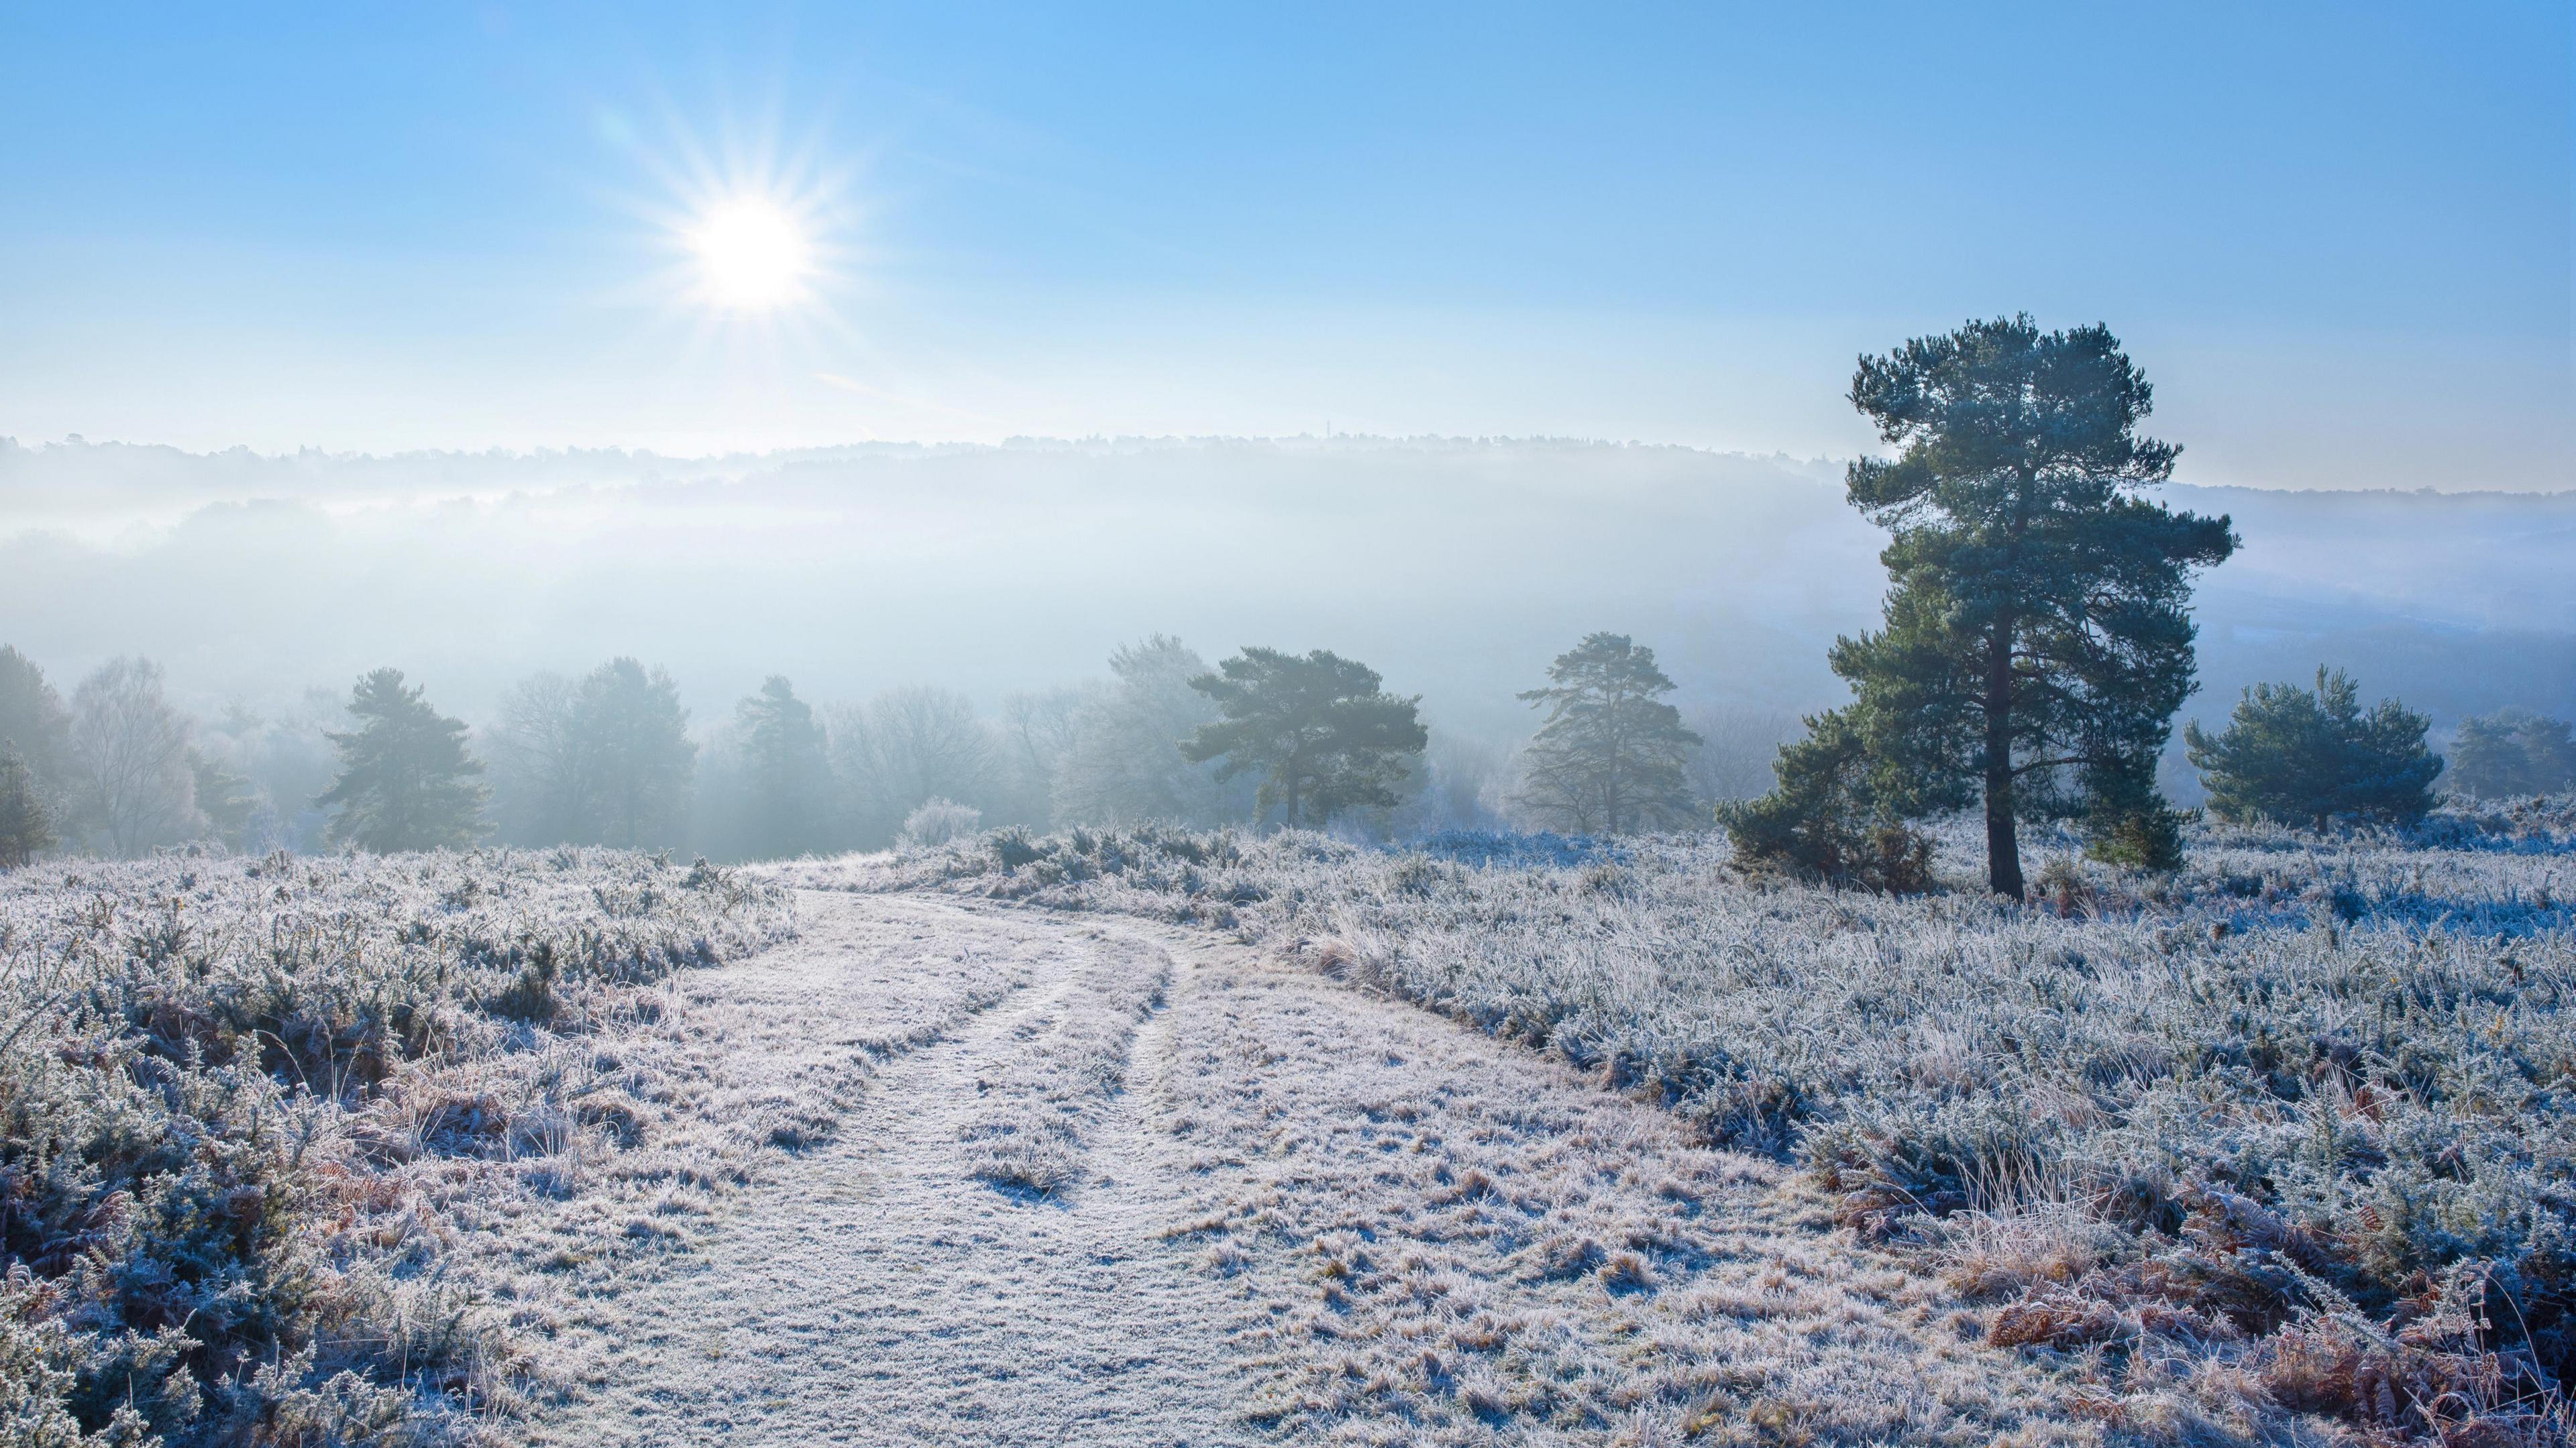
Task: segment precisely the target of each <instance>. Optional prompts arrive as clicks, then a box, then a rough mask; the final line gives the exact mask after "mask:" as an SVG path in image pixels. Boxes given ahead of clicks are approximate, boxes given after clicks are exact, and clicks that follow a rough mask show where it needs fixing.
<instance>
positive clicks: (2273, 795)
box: [2183, 668, 2442, 829]
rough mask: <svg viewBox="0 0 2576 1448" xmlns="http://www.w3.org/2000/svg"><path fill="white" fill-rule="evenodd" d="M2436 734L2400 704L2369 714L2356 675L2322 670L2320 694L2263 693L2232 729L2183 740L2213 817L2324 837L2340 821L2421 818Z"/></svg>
mask: <svg viewBox="0 0 2576 1448" xmlns="http://www.w3.org/2000/svg"><path fill="white" fill-rule="evenodd" d="M2431 727H2432V721H2431V720H2429V719H2427V718H2425V717H2424V716H2423V715H2421V714H2418V713H2416V712H2415V711H2413V710H2411V709H2409V708H2407V707H2406V706H2405V705H2403V704H2401V703H2399V702H2397V701H2396V700H2394V699H2385V700H2382V701H2380V703H2379V704H2378V706H2377V707H2375V708H2372V709H2369V710H2364V709H2363V708H2362V707H2361V690H2360V687H2359V686H2358V685H2356V684H2355V683H2354V682H2353V681H2352V678H2351V676H2350V675H2348V674H2346V673H2344V672H2343V671H2342V670H2341V669H2337V670H2335V671H2333V672H2332V673H2328V672H2327V671H2326V670H2325V669H2323V668H2320V669H2318V670H2317V686H2316V688H2315V689H2314V690H2308V689H2302V688H2300V687H2298V686H2297V685H2295V684H2257V685H2255V686H2254V687H2252V688H2250V689H2248V690H2246V691H2245V695H2244V697H2243V698H2241V699H2239V700H2238V701H2237V704H2236V709H2235V712H2234V713H2233V714H2231V715H2230V716H2229V717H2228V722H2227V728H2226V729H2225V730H2223V731H2221V732H2220V733H2218V734H2216V735H2211V734H2208V733H2205V732H2203V731H2202V729H2201V727H2200V726H2199V725H2198V724H2194V725H2191V726H2190V727H2189V728H2187V729H2185V730H2184V731H2183V738H2184V742H2185V744H2186V746H2187V748H2188V749H2189V752H2190V758H2191V763H2192V767H2193V768H2195V769H2198V770H2199V771H2201V782H2202V783H2203V784H2206V785H2207V786H2208V787H2209V812H2210V813H2211V814H2214V815H2216V816H2218V817H2219V818H2220V819H2225V820H2256V819H2267V820H2275V821H2279V822H2281V823H2284V824H2304V825H2312V826H2314V827H2315V828H2317V829H2324V828H2325V827H2326V826H2327V825H2329V824H2331V823H2332V822H2334V821H2335V820H2337V819H2352V820H2364V821H2369V822H2373V823H2380V824H2412V823H2414V822H2415V821H2417V820H2420V819H2422V818H2423V817H2424V815H2425V813H2426V811H2428V810H2430V809H2432V807H2433V780H2434V778H2435V777H2436V776H2438V775H2440V774H2441V772H2442V759H2441V756H2440V755H2437V754H2435V753H2433V751H2432V750H2430V749H2428V748H2426V747H2425V744H2424V735H2425V732H2426V731H2427V730H2428V729H2429V728H2431Z"/></svg>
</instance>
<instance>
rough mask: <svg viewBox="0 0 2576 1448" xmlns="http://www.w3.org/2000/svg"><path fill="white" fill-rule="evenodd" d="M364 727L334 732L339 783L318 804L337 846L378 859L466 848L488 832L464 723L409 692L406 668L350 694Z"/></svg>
mask: <svg viewBox="0 0 2576 1448" xmlns="http://www.w3.org/2000/svg"><path fill="white" fill-rule="evenodd" d="M349 713H350V714H351V715H353V716H355V718H356V719H357V721H358V727H357V728H355V729H352V730H347V731H338V730H334V731H332V732H331V733H330V735H329V738H330V740H331V743H332V744H333V745H334V746H335V747H337V748H338V750H339V751H340V777H339V779H338V780H336V781H334V782H333V784H332V785H331V787H330V788H329V789H327V790H325V791H323V792H322V794H321V795H320V796H319V797H317V798H316V799H315V800H314V803H315V804H317V805H319V806H321V807H323V808H326V809H329V808H337V809H338V810H339V813H338V814H337V815H335V816H333V817H332V820H331V832H330V838H331V841H332V843H334V844H352V845H356V846H357V847H358V848H359V849H362V850H366V851H369V852H371V853H375V854H393V853H396V852H398V851H403V850H444V849H462V848H464V847H465V846H467V845H471V844H473V843H474V841H475V840H476V839H477V838H479V837H480V836H481V834H482V832H483V820H482V813H483V798H484V792H485V791H484V787H483V784H482V782H481V780H480V779H479V778H478V776H480V775H481V774H482V773H483V764H482V762H481V761H480V760H477V759H475V758H474V757H473V756H472V755H470V754H468V753H466V751H465V722H464V721H463V720H461V719H451V718H449V717H448V716H446V715H444V714H441V713H439V712H438V711H437V710H436V709H434V708H431V707H430V704H429V701H428V699H427V698H426V697H424V690H423V689H422V687H421V686H419V685H417V684H415V685H411V686H409V687H405V686H404V684H403V674H402V670H400V669H377V670H376V671H374V672H373V673H370V674H367V675H366V676H364V677H362V678H360V679H359V680H358V682H357V685H356V686H355V687H354V688H352V689H351V690H350V692H349Z"/></svg>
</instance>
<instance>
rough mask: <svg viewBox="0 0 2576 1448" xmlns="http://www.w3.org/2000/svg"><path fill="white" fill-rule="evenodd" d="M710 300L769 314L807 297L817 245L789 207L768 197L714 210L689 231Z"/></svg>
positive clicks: (730, 201)
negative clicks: (815, 246)
mask: <svg viewBox="0 0 2576 1448" xmlns="http://www.w3.org/2000/svg"><path fill="white" fill-rule="evenodd" d="M688 242H689V249H690V250H691V251H693V252H695V253H697V257H698V266H699V270H700V272H701V278H700V280H701V284H702V286H703V289H704V293H705V296H706V298H707V300H708V301H710V302H713V303H715V304H716V305H717V306H720V307H724V308H728V309H731V310H734V311H744V312H766V311H771V310H774V309H776V308H778V307H782V306H785V305H787V304H788V303H791V302H794V301H797V300H799V299H800V298H802V297H803V296H804V295H805V293H806V290H807V286H808V283H809V282H810V281H811V279H812V278H813V275H814V271H815V264H814V246H813V242H812V241H811V240H810V239H809V238H808V237H807V236H806V233H805V228H804V226H803V225H801V224H800V223H799V222H798V221H797V219H796V217H795V215H794V214H793V213H791V212H790V211H789V210H788V209H787V208H786V207H784V206H781V205H779V204H778V203H777V202H775V201H772V200H770V199H768V198H767V197H763V196H734V197H728V198H725V199H723V200H720V201H716V202H713V203H711V204H710V205H708V206H707V207H706V208H705V210H704V211H703V212H702V213H700V215H699V216H698V218H697V222H696V224H695V225H694V226H692V227H691V228H690V229H689V233H688Z"/></svg>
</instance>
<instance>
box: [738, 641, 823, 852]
mask: <svg viewBox="0 0 2576 1448" xmlns="http://www.w3.org/2000/svg"><path fill="white" fill-rule="evenodd" d="M733 716H734V725H735V727H736V729H738V730H739V731H740V736H741V744H742V761H743V769H744V772H745V773H746V774H748V775H749V776H750V778H749V779H748V781H747V783H748V785H749V790H748V794H749V798H748V799H747V800H746V801H745V804H746V805H747V807H748V814H749V817H748V818H747V819H746V820H745V822H744V823H745V825H746V829H745V836H746V840H745V843H746V848H747V850H748V853H750V854H751V855H752V856H753V857H754V858H779V857H784V856H789V855H802V854H806V853H808V852H810V851H814V850H819V849H822V848H824V847H825V845H826V843H827V840H828V829H827V826H828V824H829V818H830V812H831V798H832V793H833V791H832V769H831V764H830V762H829V760H828V758H827V756H826V755H825V753H824V735H823V726H822V725H820V724H817V723H815V722H814V708H813V706H812V705H810V704H808V703H806V702H805V701H804V700H802V699H799V698H797V697H796V686H795V685H793V684H791V683H789V682H788V681H787V680H786V678H785V677H784V676H782V675H778V674H772V675H770V676H769V678H768V679H766V680H764V681H763V682H762V683H761V686H760V692H759V693H757V694H754V695H752V696H750V697H749V698H746V699H744V700H742V701H741V702H740V703H738V704H736V705H734V711H733Z"/></svg>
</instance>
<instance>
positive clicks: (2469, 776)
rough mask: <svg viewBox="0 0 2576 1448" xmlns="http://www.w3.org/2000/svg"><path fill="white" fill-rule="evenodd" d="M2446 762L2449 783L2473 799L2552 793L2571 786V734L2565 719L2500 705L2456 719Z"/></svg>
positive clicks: (2575, 758) (2574, 757)
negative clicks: (2456, 729) (2456, 727)
mask: <svg viewBox="0 0 2576 1448" xmlns="http://www.w3.org/2000/svg"><path fill="white" fill-rule="evenodd" d="M2450 763H2451V768H2450V775H2451V788H2453V789H2456V790H2458V791H2459V792H2460V793H2462V794H2465V795H2470V796H2472V797H2474V798H2478V799H2501V798H2503V797H2505V796H2507V795H2515V794H2555V793H2557V792H2558V791H2560V790H2562V789H2566V788H2568V787H2570V786H2571V785H2576V739H2570V738H2569V730H2568V725H2567V721H2566V720H2564V719H2549V718H2544V717H2542V716H2541V715H2538V714H2534V713H2531V712H2529V711H2528V710H2523V709H2505V710H2501V711H2499V712H2497V713H2494V714H2490V715H2488V716H2486V717H2485V718H2483V719H2464V720H2462V721H2460V734H2459V737H2458V738H2457V739H2454V740H2452V741H2451V755H2450Z"/></svg>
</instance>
